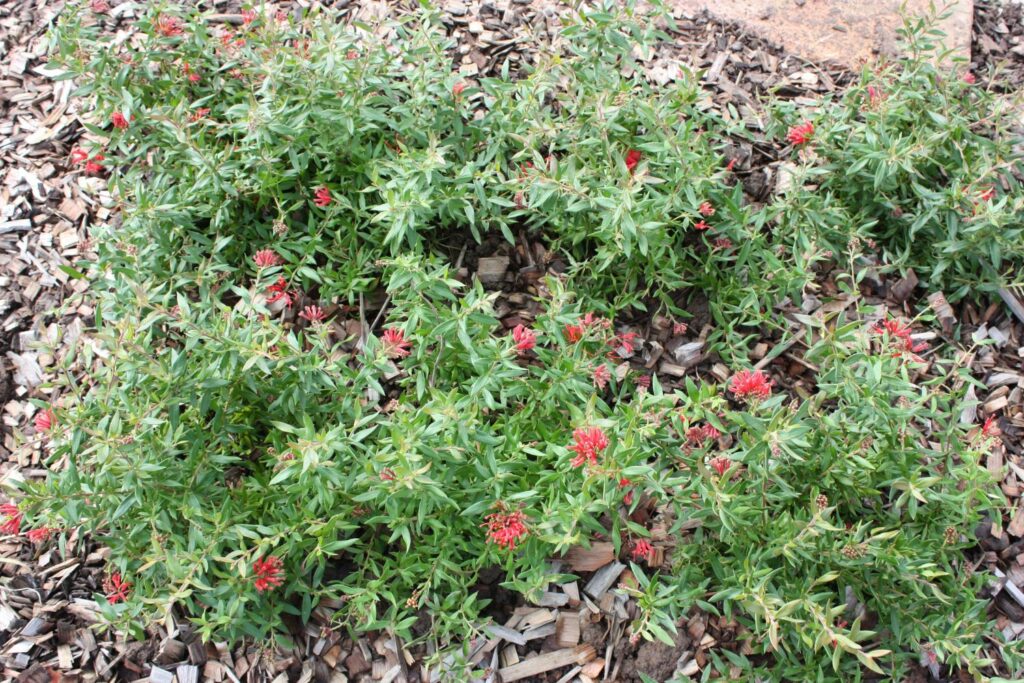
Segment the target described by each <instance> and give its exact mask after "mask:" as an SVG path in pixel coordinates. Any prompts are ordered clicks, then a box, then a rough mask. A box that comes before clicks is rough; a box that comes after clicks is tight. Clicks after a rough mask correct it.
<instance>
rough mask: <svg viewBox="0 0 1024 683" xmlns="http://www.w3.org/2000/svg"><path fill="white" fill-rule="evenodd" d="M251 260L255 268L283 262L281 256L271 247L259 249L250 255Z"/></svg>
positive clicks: (268, 266) (277, 264)
mask: <svg viewBox="0 0 1024 683" xmlns="http://www.w3.org/2000/svg"><path fill="white" fill-rule="evenodd" d="M252 260H253V261H254V262H255V263H256V267H257V268H270V267H271V266H279V265H281V263H283V261H282V260H281V257H280V256H278V255H277V252H275V251H274V250H273V249H260V250H259V251H257V252H256V254H255V255H254V256H253V257H252Z"/></svg>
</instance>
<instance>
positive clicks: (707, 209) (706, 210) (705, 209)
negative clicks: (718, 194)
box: [697, 202, 715, 216]
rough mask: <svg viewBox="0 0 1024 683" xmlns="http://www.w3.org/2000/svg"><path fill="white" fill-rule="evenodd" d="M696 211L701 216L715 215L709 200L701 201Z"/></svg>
mask: <svg viewBox="0 0 1024 683" xmlns="http://www.w3.org/2000/svg"><path fill="white" fill-rule="evenodd" d="M697 211H698V212H699V213H700V215H702V216H714V215H715V207H713V206H711V202H702V203H701V205H700V206H699V207H697Z"/></svg>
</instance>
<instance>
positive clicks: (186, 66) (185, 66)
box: [181, 62, 202, 83]
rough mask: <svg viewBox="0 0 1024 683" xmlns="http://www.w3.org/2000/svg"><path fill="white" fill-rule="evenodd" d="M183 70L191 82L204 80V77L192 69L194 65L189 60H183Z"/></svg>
mask: <svg viewBox="0 0 1024 683" xmlns="http://www.w3.org/2000/svg"><path fill="white" fill-rule="evenodd" d="M181 71H182V73H184V74H185V75H186V76H188V80H189V82H190V83H198V82H199V81H200V80H202V77H201V76H200V75H199V74H198V73H196V72H195V71H193V70H192V65H191V64H189V63H188V62H182V64H181Z"/></svg>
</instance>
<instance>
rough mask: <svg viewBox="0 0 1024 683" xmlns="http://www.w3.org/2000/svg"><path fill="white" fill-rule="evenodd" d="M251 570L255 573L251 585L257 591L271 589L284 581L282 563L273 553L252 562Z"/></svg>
mask: <svg viewBox="0 0 1024 683" xmlns="http://www.w3.org/2000/svg"><path fill="white" fill-rule="evenodd" d="M252 571H253V574H254V575H255V577H254V580H253V585H254V586H256V591H257V592H259V593H263V592H264V591H269V590H273V589H274V588H277V587H278V586H280V585H281V584H282V583H284V563H283V562H282V561H281V558H280V557H277V556H275V555H271V556H270V557H268V558H266V559H263V558H260V559H258V560H256V561H255V562H253V563H252Z"/></svg>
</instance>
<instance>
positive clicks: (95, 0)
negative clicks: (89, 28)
mask: <svg viewBox="0 0 1024 683" xmlns="http://www.w3.org/2000/svg"><path fill="white" fill-rule="evenodd" d="M89 9H91V10H92V11H93V12H95V13H96V14H105V13H107V12H109V11H110V3H109V2H107V0H89Z"/></svg>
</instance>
